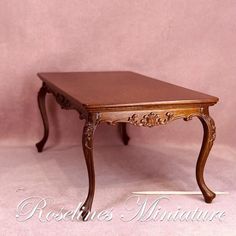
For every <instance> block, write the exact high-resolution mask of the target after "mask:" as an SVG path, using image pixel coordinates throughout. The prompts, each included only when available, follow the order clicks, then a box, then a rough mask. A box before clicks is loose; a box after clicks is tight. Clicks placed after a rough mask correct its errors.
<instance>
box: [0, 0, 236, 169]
mask: <svg viewBox="0 0 236 236" xmlns="http://www.w3.org/2000/svg"><path fill="white" fill-rule="evenodd" d="M235 63H236V1H234V0H224V1H223V0H222V1H220V0H219V1H216V0H195V1H194V0H178V1H175V0H158V1H154V0H140V1H138V0H136V1H134V0H130V1H119V0H97V1H95V0H94V1H92V0H90V1H89V0H86V1H82V0H69V1H63V0H50V1H48V0H47V1H46V0H22V1H17V0H1V1H0V130H1V135H0V144H1V145H2V146H8V147H16V146H29V147H33V145H34V144H35V143H36V142H37V141H38V140H39V139H40V138H41V137H42V132H43V126H42V121H41V117H40V114H39V111H38V107H37V99H36V96H37V92H38V90H39V88H40V86H41V82H40V80H39V79H38V78H37V77H36V73H37V72H46V71H57V72H60V71H100V70H130V71H135V72H138V73H141V74H145V75H148V76H150V77H154V78H158V79H160V80H164V81H167V82H170V83H175V84H177V85H181V86H184V87H187V88H190V89H194V90H198V91H201V92H204V93H208V94H211V95H214V96H217V97H219V98H220V101H219V103H218V104H217V105H216V106H214V107H212V108H211V110H210V114H211V115H212V117H213V118H214V119H215V122H216V127H217V138H216V141H215V148H216V149H215V150H218V149H219V148H221V149H220V150H223V151H222V158H224V157H225V158H226V159H227V156H226V155H227V154H225V153H224V150H226V149H227V150H230V151H229V152H230V153H231V154H232V153H233V154H232V155H233V156H234V154H235V139H236V132H235V125H236V121H235V103H236V94H235V89H236V79H235V74H236V66H235V65H236V64H235ZM47 107H48V115H49V121H50V125H51V126H50V128H51V130H50V136H49V140H48V143H47V146H52V145H55V144H62V145H79V146H80V145H81V144H80V143H81V131H82V127H83V122H84V121H80V120H79V116H78V114H77V113H76V112H75V111H64V110H61V109H60V108H59V106H58V105H57V104H56V103H55V101H54V99H53V98H52V97H51V96H48V99H47ZM102 126H103V127H102V128H101V127H100V128H98V129H97V132H96V136H95V145H96V146H97V147H101V146H104V147H106V146H112V145H120V143H121V142H120V140H119V138H118V136H117V132H116V128H115V127H113V126H106V125H102ZM128 128H129V130H128V131H129V134H130V136H131V141H130V144H131V146H132V145H136V146H139V144H142V145H145V144H147V145H153V147H154V146H155V147H157V148H158V149H161V148H162V145H165V144H166V143H167V142H168V143H169V144H173V145H176V146H178V145H181V146H186V147H189V148H191V147H192V146H194V145H197V147H198V149H199V148H200V143H201V139H202V128H201V124H200V122H199V121H198V120H197V119H194V120H193V121H190V122H184V121H182V120H178V121H175V122H173V123H171V124H169V125H167V126H165V127H164V126H162V127H158V128H153V129H144V128H137V127H131V126H129V127H128ZM217 147H218V149H217ZM11 150H13V149H11ZM114 151H117V150H116V149H115V150H114ZM229 152H228V153H229ZM213 153H214V148H213ZM111 155H113V154H112V151H111ZM212 163H213V162H212ZM232 165H234V167H235V162H233V164H232Z"/></svg>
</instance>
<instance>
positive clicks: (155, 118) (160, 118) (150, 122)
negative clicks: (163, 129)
mask: <svg viewBox="0 0 236 236" xmlns="http://www.w3.org/2000/svg"><path fill="white" fill-rule="evenodd" d="M173 118H174V114H173V113H171V112H166V113H165V114H155V113H153V112H151V113H149V114H147V115H144V116H143V117H142V118H141V119H140V118H139V116H138V115H137V114H133V115H132V116H131V117H129V118H128V122H130V123H131V124H133V125H137V126H145V127H153V126H157V125H165V124H167V123H168V122H169V121H171V120H173Z"/></svg>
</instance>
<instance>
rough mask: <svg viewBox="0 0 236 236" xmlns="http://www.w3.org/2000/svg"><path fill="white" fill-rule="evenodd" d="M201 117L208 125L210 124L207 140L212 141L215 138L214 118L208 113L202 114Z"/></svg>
mask: <svg viewBox="0 0 236 236" xmlns="http://www.w3.org/2000/svg"><path fill="white" fill-rule="evenodd" d="M202 117H203V119H204V120H205V122H206V123H207V124H208V126H210V133H209V135H210V140H209V142H212V143H213V142H214V141H215V139H216V126H215V122H214V120H213V119H212V118H211V117H210V116H209V115H205V114H203V115H202Z"/></svg>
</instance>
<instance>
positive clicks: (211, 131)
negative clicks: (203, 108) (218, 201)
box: [196, 114, 216, 203]
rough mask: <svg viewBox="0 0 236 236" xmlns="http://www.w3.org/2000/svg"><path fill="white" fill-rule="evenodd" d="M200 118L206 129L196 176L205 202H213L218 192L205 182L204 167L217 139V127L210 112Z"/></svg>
mask: <svg viewBox="0 0 236 236" xmlns="http://www.w3.org/2000/svg"><path fill="white" fill-rule="evenodd" d="M198 118H199V119H200V121H201V122H202V125H203V129H204V136H203V142H202V147H201V150H200V154H199V157H198V160H197V166H196V178H197V183H198V186H199V188H200V189H201V191H202V194H203V196H204V199H205V202H207V203H211V202H212V200H213V199H214V198H215V196H216V194H215V193H214V192H212V191H211V190H210V189H209V188H208V187H207V185H206V184H205V181H204V177H203V172H204V167H205V164H206V161H207V158H208V155H209V152H210V150H211V148H212V145H213V142H214V140H215V136H216V134H215V130H216V128H215V123H214V120H213V119H212V118H211V117H210V116H209V115H208V114H204V115H201V116H199V117H198Z"/></svg>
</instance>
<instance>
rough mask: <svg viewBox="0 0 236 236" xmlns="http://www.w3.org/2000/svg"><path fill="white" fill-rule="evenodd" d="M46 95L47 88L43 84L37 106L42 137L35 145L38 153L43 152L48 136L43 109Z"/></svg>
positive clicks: (45, 115)
mask: <svg viewBox="0 0 236 236" xmlns="http://www.w3.org/2000/svg"><path fill="white" fill-rule="evenodd" d="M46 94H47V88H46V86H45V85H44V84H43V86H42V87H41V89H40V90H39V92H38V106H39V110H40V113H41V116H42V120H43V126H44V136H43V138H42V140H41V141H40V142H38V143H36V147H37V149H38V152H42V151H43V147H44V145H45V143H46V142H47V139H48V134H49V127H48V117H47V113H46V108H45V97H46Z"/></svg>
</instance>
